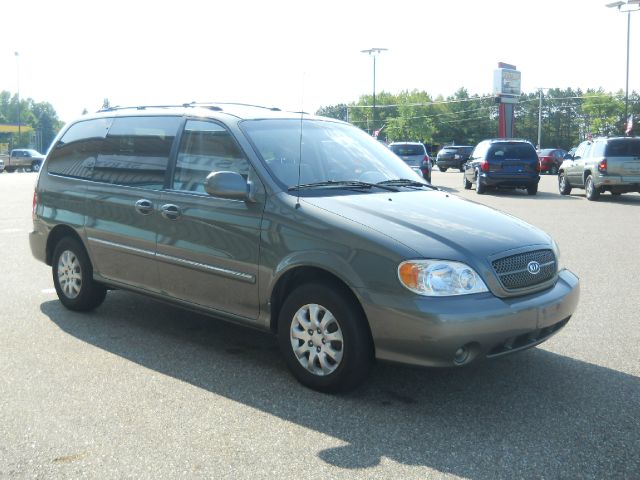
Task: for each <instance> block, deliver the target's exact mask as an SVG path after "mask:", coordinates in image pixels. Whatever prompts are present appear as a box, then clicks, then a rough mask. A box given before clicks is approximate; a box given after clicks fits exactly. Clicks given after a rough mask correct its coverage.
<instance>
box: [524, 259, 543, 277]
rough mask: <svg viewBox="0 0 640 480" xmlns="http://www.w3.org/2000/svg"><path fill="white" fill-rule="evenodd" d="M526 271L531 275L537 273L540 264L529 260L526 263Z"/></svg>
mask: <svg viewBox="0 0 640 480" xmlns="http://www.w3.org/2000/svg"><path fill="white" fill-rule="evenodd" d="M527 271H528V272H529V273H530V274H531V275H537V274H539V273H540V264H539V263H538V262H536V261H533V262H529V264H528V265H527Z"/></svg>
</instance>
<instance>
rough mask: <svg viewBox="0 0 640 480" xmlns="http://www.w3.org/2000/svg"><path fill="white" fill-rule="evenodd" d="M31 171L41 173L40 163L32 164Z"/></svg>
mask: <svg viewBox="0 0 640 480" xmlns="http://www.w3.org/2000/svg"><path fill="white" fill-rule="evenodd" d="M31 171H32V172H39V171H40V162H32V163H31Z"/></svg>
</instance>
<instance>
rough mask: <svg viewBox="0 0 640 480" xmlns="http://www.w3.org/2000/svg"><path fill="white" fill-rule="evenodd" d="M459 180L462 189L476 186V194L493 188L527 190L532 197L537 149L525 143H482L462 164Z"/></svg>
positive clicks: (536, 177)
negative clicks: (462, 168) (462, 170)
mask: <svg viewBox="0 0 640 480" xmlns="http://www.w3.org/2000/svg"><path fill="white" fill-rule="evenodd" d="M462 180H463V184H464V188H465V189H467V190H469V189H471V188H472V186H473V185H475V186H476V192H478V193H479V194H482V193H485V191H486V189H487V188H488V187H495V188H510V189H513V188H526V189H527V193H528V194H529V195H535V194H536V193H537V192H538V182H539V181H540V164H539V162H538V155H537V153H536V149H535V147H534V146H533V145H532V144H531V142H528V141H526V140H517V139H504V138H499V139H493V140H483V141H482V142H480V143H479V144H478V145H476V147H475V148H474V149H473V152H472V153H471V156H470V157H469V160H468V161H467V163H465V164H464V175H463V177H462Z"/></svg>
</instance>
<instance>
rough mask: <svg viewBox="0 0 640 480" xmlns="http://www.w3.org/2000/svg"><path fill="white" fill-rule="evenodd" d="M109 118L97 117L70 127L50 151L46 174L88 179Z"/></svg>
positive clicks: (109, 120)
mask: <svg viewBox="0 0 640 480" xmlns="http://www.w3.org/2000/svg"><path fill="white" fill-rule="evenodd" d="M111 121H112V119H111V118H97V119H94V120H86V121H82V122H78V123H76V124H74V125H72V126H71V127H70V128H69V129H68V130H67V131H66V133H65V134H64V135H63V136H62V138H61V139H60V140H59V141H58V143H57V144H56V145H55V147H54V148H53V150H52V152H51V155H49V159H48V160H47V172H49V173H51V174H54V175H62V176H65V177H73V178H83V179H89V178H91V174H92V171H93V166H94V164H95V161H96V158H97V156H98V152H99V151H100V148H101V147H102V142H103V140H104V138H105V135H106V133H107V130H108V129H109V126H110V125H111Z"/></svg>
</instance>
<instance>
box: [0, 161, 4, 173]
mask: <svg viewBox="0 0 640 480" xmlns="http://www.w3.org/2000/svg"><path fill="white" fill-rule="evenodd" d="M2 172H4V160H2V159H1V158H0V173H2Z"/></svg>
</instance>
